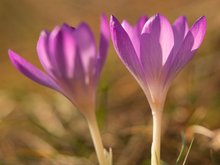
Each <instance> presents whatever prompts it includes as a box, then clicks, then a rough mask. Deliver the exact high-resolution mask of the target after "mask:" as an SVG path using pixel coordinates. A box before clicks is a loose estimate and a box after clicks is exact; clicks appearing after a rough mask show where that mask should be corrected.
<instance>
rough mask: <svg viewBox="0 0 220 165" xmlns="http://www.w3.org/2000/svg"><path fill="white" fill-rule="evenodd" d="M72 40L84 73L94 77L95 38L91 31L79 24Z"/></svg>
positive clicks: (84, 25) (83, 24) (85, 25)
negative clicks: (75, 44) (74, 41)
mask: <svg viewBox="0 0 220 165" xmlns="http://www.w3.org/2000/svg"><path fill="white" fill-rule="evenodd" d="M74 38H75V40H76V43H77V47H78V49H79V53H80V56H81V60H82V64H83V67H84V70H85V73H86V74H87V75H94V74H95V64H96V59H97V52H96V44H95V38H94V36H93V33H92V31H91V29H90V28H89V26H88V25H87V24H85V23H82V24H80V25H79V26H78V27H77V28H76V30H75V31H74Z"/></svg>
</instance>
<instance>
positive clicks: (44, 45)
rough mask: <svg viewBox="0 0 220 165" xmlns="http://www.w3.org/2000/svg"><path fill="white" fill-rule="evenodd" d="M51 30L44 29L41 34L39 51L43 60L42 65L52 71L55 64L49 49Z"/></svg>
mask: <svg viewBox="0 0 220 165" xmlns="http://www.w3.org/2000/svg"><path fill="white" fill-rule="evenodd" d="M49 35H50V34H49V32H47V31H42V32H41V34H40V37H39V39H38V42H37V53H38V57H39V60H40V62H41V65H42V66H43V67H44V69H45V70H46V71H47V72H49V73H50V71H51V70H52V68H53V66H52V64H51V60H50V55H49V50H48V40H49Z"/></svg>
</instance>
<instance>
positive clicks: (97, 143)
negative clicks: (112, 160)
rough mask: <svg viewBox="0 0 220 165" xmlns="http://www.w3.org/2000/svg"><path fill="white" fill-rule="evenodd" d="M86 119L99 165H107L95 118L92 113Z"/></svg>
mask: <svg viewBox="0 0 220 165" xmlns="http://www.w3.org/2000/svg"><path fill="white" fill-rule="evenodd" d="M86 119H87V122H88V125H89V130H90V133H91V136H92V140H93V144H94V147H95V151H96V154H97V157H98V161H99V164H100V165H108V161H107V157H106V156H105V154H104V147H103V144H102V139H101V135H100V132H99V128H98V124H97V120H96V116H95V114H94V113H92V114H90V115H89V116H87V118H86Z"/></svg>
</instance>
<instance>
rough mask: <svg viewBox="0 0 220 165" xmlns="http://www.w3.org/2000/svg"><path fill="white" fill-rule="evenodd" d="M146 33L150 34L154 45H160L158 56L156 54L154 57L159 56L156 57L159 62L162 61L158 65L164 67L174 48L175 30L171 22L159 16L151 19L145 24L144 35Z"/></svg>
mask: <svg viewBox="0 0 220 165" xmlns="http://www.w3.org/2000/svg"><path fill="white" fill-rule="evenodd" d="M145 33H147V34H149V33H150V35H151V39H153V40H152V42H153V43H152V44H156V45H158V44H159V45H160V47H161V48H160V49H159V50H158V54H154V55H153V56H157V57H155V58H157V60H158V59H161V60H158V64H161V65H163V64H164V63H165V62H166V60H167V58H168V56H169V55H170V52H171V50H172V48H173V46H174V37H173V29H172V27H171V25H170V23H169V21H168V20H167V19H166V17H164V16H162V15H160V14H157V15H156V16H153V17H151V18H150V19H149V20H148V21H147V22H146V23H145V25H144V27H143V30H142V34H145ZM144 38H145V37H144ZM156 47H157V46H156ZM146 51H147V50H146ZM155 53H156V52H155ZM159 53H161V54H159Z"/></svg>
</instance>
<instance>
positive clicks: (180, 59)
mask: <svg viewBox="0 0 220 165" xmlns="http://www.w3.org/2000/svg"><path fill="white" fill-rule="evenodd" d="M193 43H194V37H193V35H192V33H191V32H190V31H189V32H188V33H187V35H186V37H185V39H184V41H183V43H182V44H181V47H180V49H179V51H178V52H177V54H176V55H175V56H172V57H174V58H170V59H168V61H167V63H166V64H165V66H164V69H163V72H164V73H163V74H164V76H165V78H164V81H165V82H169V81H171V79H173V78H174V77H175V76H176V74H177V73H178V72H179V71H180V70H181V69H182V68H183V67H184V66H185V65H186V64H187V63H188V62H189V61H190V60H191V58H192V57H193V54H194V53H195V51H194V50H192V47H193Z"/></svg>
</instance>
